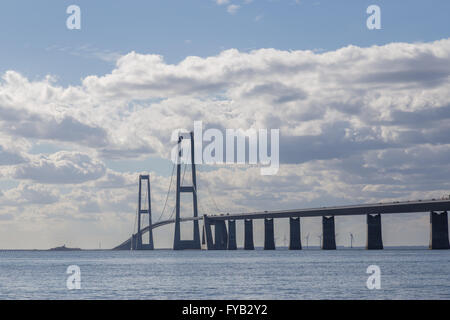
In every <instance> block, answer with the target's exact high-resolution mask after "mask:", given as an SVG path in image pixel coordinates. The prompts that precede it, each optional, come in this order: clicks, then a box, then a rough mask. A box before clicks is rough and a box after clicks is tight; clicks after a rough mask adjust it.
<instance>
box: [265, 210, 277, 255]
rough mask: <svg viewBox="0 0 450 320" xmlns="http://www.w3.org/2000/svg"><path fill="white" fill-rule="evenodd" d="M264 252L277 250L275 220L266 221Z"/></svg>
mask: <svg viewBox="0 0 450 320" xmlns="http://www.w3.org/2000/svg"><path fill="white" fill-rule="evenodd" d="M264 250H275V234H274V230H273V218H270V219H264Z"/></svg>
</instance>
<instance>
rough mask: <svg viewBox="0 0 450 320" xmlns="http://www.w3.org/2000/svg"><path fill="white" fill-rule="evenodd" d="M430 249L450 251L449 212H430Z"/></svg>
mask: <svg viewBox="0 0 450 320" xmlns="http://www.w3.org/2000/svg"><path fill="white" fill-rule="evenodd" d="M430 249H450V244H449V240H448V214H447V211H444V212H441V213H438V212H434V211H432V212H430Z"/></svg>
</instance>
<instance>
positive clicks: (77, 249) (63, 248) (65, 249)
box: [48, 244, 81, 251]
mask: <svg viewBox="0 0 450 320" xmlns="http://www.w3.org/2000/svg"><path fill="white" fill-rule="evenodd" d="M80 250H81V249H80V248H68V247H66V245H65V244H64V245H62V246H61V247H55V248H51V249H48V251H80Z"/></svg>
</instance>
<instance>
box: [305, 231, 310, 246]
mask: <svg viewBox="0 0 450 320" xmlns="http://www.w3.org/2000/svg"><path fill="white" fill-rule="evenodd" d="M305 238H306V248H309V245H308V242H309V232H308V234H307V235H306V237H305Z"/></svg>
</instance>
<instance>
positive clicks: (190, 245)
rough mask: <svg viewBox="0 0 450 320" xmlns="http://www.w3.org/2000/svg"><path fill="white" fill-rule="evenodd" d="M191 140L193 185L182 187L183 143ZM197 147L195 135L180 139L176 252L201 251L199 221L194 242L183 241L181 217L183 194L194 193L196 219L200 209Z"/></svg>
mask: <svg viewBox="0 0 450 320" xmlns="http://www.w3.org/2000/svg"><path fill="white" fill-rule="evenodd" d="M186 138H188V139H190V142H191V143H190V145H191V148H190V154H191V168H192V170H191V173H192V185H190V186H182V185H181V183H182V181H181V161H180V159H181V143H182V141H183V139H186ZM194 152H195V146H194V133H193V132H190V134H189V136H187V137H185V136H183V135H180V137H179V139H178V159H177V160H178V161H177V191H176V207H175V235H174V240H173V249H174V250H186V249H197V250H200V249H201V244H200V231H199V227H198V220H194V221H193V224H194V226H193V230H192V233H193V237H192V240H181V229H180V227H181V226H180V223H181V217H180V195H181V193H192V204H193V212H194V218H196V217H197V216H198V208H197V177H196V171H195V154H194Z"/></svg>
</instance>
